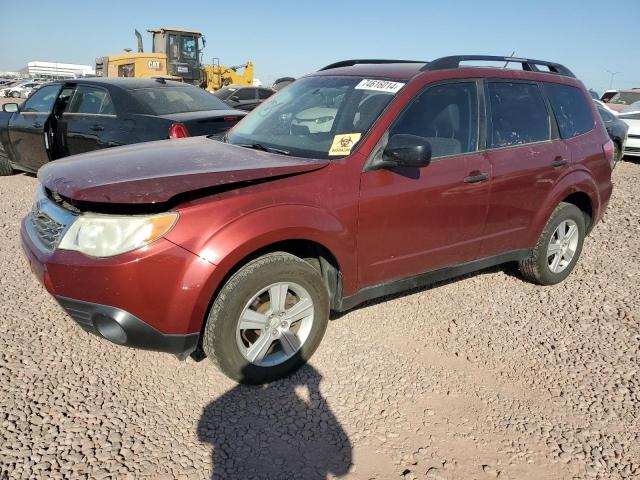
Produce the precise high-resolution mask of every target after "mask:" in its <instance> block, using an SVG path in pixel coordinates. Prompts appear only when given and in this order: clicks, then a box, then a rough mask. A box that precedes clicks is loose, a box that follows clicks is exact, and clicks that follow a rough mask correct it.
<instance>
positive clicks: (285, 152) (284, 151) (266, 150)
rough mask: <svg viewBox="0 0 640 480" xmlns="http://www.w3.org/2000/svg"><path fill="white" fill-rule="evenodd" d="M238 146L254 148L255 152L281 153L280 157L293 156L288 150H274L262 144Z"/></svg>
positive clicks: (239, 145)
mask: <svg viewBox="0 0 640 480" xmlns="http://www.w3.org/2000/svg"><path fill="white" fill-rule="evenodd" d="M236 145H237V146H238V147H245V148H253V149H254V150H260V151H262V152H269V153H279V154H280V155H291V152H289V151H287V150H280V149H279V148H273V147H265V146H264V145H262V144H261V143H237V144H236Z"/></svg>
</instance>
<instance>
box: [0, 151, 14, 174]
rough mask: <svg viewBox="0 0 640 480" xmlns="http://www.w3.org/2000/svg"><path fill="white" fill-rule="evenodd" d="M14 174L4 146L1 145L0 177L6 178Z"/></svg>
mask: <svg viewBox="0 0 640 480" xmlns="http://www.w3.org/2000/svg"><path fill="white" fill-rule="evenodd" d="M12 174H13V167H12V166H11V163H9V158H8V157H7V156H6V153H5V152H4V149H3V148H2V144H0V177H6V176H8V175H12Z"/></svg>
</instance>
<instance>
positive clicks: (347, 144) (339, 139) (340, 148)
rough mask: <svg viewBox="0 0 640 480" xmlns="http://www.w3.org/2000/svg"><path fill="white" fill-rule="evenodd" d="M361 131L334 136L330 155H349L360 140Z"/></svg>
mask: <svg viewBox="0 0 640 480" xmlns="http://www.w3.org/2000/svg"><path fill="white" fill-rule="evenodd" d="M361 135H362V134H361V133H343V134H340V135H336V136H335V137H333V143H332V144H331V149H330V150H329V156H336V155H349V154H350V153H351V149H352V148H353V146H354V145H355V144H356V143H357V142H358V140H360V136H361Z"/></svg>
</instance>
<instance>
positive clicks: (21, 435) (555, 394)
mask: <svg viewBox="0 0 640 480" xmlns="http://www.w3.org/2000/svg"><path fill="white" fill-rule="evenodd" d="M614 181H615V187H616V188H615V192H614V196H613V198H612V201H611V205H610V207H609V211H608V213H607V216H606V218H605V220H604V222H602V223H600V224H599V225H598V226H597V227H596V229H595V230H594V232H593V233H592V235H591V237H589V238H588V239H587V241H586V243H585V248H584V251H583V255H582V258H581V260H580V262H579V264H578V267H577V269H576V270H575V271H574V273H573V274H572V275H571V276H570V277H569V279H568V280H567V281H566V282H564V283H562V284H560V285H558V286H555V287H538V286H534V285H531V284H528V283H525V282H523V281H522V280H521V279H520V278H519V277H518V274H517V270H516V269H514V268H513V267H512V266H505V267H502V268H496V269H491V270H487V271H483V272H481V273H478V274H475V275H469V276H466V277H464V278H461V279H457V280H454V281H450V282H446V283H441V284H438V285H435V286H433V287H431V288H429V289H423V290H419V291H414V292H411V293H410V294H407V295H398V296H394V297H391V298H389V299H387V301H386V302H377V303H371V304H368V305H365V306H363V307H362V308H359V309H357V310H354V311H352V312H350V313H347V314H345V315H342V316H341V317H339V318H336V319H335V320H334V321H333V322H332V323H331V324H330V325H329V329H328V331H327V335H326V337H325V339H324V341H323V343H322V345H321V346H320V348H319V349H318V352H317V353H316V355H315V356H314V357H313V359H312V362H311V364H310V365H309V366H307V367H305V368H303V369H302V370H301V371H299V372H298V373H296V374H295V375H293V376H292V377H291V378H289V379H286V380H284V381H279V382H275V383H273V384H270V385H268V386H265V387H248V386H239V385H236V384H234V383H233V382H231V381H230V380H228V379H226V378H225V377H224V376H222V375H221V374H220V373H218V372H217V371H216V369H215V368H213V367H212V366H211V365H209V364H208V362H207V361H205V362H202V363H195V362H193V361H191V360H188V361H186V362H179V361H178V360H176V359H175V358H173V357H172V356H170V355H165V354H159V353H153V352H144V351H136V350H131V349H126V348H122V347H117V346H115V345H112V344H109V343H107V342H106V341H100V340H99V339H97V338H95V337H92V336H89V335H88V334H85V333H83V332H82V331H81V330H80V328H78V327H76V326H75V325H74V323H73V322H72V321H71V320H70V319H69V318H68V317H67V316H66V315H65V314H64V313H62V311H61V309H60V308H59V307H58V306H57V305H56V303H55V302H54V301H53V300H52V299H51V298H50V297H49V296H48V295H47V294H46V292H45V290H44V288H42V287H41V286H40V285H39V284H38V283H37V281H36V280H35V278H34V277H33V276H32V275H31V273H30V271H29V268H28V266H27V264H26V262H25V261H24V259H23V258H22V255H21V252H20V247H19V242H18V226H19V220H20V218H21V217H22V216H23V215H24V214H25V213H26V212H27V211H28V209H29V207H30V203H31V199H32V196H33V193H34V190H35V187H36V183H37V182H36V180H35V179H34V178H33V177H29V176H26V175H15V176H13V177H9V178H0V225H1V227H2V228H1V230H0V269H1V273H0V385H1V387H2V388H1V389H0V479H4V478H24V479H26V478H97V479H101V478H150V479H162V478H167V479H169V478H185V479H187V478H188V479H194V478H216V479H234V478H238V479H251V478H264V479H293V478H296V479H323V478H334V477H341V476H344V477H346V478H353V479H363V480H368V479H478V480H482V479H490V478H500V479H536V480H538V479H561V478H579V479H583V478H603V479H605V478H606V479H617V478H640V373H639V368H640V367H639V364H640V326H639V322H640V294H639V292H640V288H639V287H640V258H639V257H640V213H639V212H640V210H639V208H638V204H639V200H640V195H639V194H640V186H639V185H640V164H638V163H633V162H629V161H626V162H622V163H621V164H620V165H619V166H618V167H617V168H616V170H615V172H614Z"/></svg>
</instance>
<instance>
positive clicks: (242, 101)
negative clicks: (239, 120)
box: [214, 85, 275, 111]
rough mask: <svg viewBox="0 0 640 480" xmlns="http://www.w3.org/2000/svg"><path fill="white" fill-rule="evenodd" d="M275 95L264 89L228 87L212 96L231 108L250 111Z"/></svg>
mask: <svg viewBox="0 0 640 480" xmlns="http://www.w3.org/2000/svg"><path fill="white" fill-rule="evenodd" d="M274 93H275V90H272V89H270V88H266V87H244V86H241V85H229V86H228V87H223V88H221V89H220V90H217V91H216V92H214V95H215V96H216V97H218V98H219V99H220V100H222V101H223V102H225V103H226V104H227V105H229V106H230V107H231V108H237V109H239V110H246V111H251V110H253V109H254V108H256V107H257V106H258V105H260V104H261V103H262V102H264V101H265V100H266V99H267V98H269V97H270V96H271V95H273V94H274Z"/></svg>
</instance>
